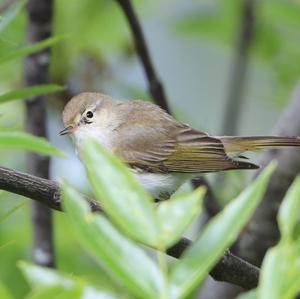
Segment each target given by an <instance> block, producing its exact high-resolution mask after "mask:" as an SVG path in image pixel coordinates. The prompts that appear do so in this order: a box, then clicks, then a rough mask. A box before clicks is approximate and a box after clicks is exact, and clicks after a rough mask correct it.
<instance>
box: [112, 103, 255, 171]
mask: <svg viewBox="0 0 300 299" xmlns="http://www.w3.org/2000/svg"><path fill="white" fill-rule="evenodd" d="M134 102H135V107H134V109H133V110H130V109H126V111H129V113H130V115H129V116H128V118H127V121H126V123H125V124H124V125H122V126H120V127H119V128H118V131H120V134H121V135H122V136H126V138H127V139H126V140H125V141H124V140H122V142H120V143H119V144H117V146H116V147H115V149H114V152H115V153H116V154H117V155H119V156H120V157H121V158H122V159H123V160H124V161H125V162H127V163H128V164H129V165H130V166H131V167H132V168H135V169H137V170H139V171H147V172H162V173H166V172H181V173H184V172H188V173H204V172H214V171H221V170H227V169H238V168H243V169H245V168H246V169H249V168H257V166H256V165H254V164H252V163H248V162H241V161H235V160H232V159H230V158H229V157H228V156H227V154H226V152H225V149H224V145H223V143H222V141H221V140H220V139H219V138H215V137H211V136H209V135H208V134H207V133H204V132H201V131H198V130H195V129H193V128H191V127H190V126H188V125H186V124H182V123H179V122H177V121H176V120H175V119H174V118H173V117H171V116H170V115H169V114H167V113H166V112H164V111H163V110H161V109H160V108H159V107H158V106H155V105H153V104H150V103H145V102H141V101H134ZM129 103H132V102H129ZM127 105H128V104H127ZM138 106H139V107H138ZM141 110H143V117H144V119H143V126H141V125H140V124H139V122H140V118H139V117H138V116H139V115H140V113H141ZM145 110H146V111H147V114H145V113H144V112H145ZM128 119H129V120H128Z"/></svg>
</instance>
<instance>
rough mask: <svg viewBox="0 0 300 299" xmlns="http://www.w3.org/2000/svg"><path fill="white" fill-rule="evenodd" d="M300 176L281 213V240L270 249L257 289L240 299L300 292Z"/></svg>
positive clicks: (282, 298)
mask: <svg viewBox="0 0 300 299" xmlns="http://www.w3.org/2000/svg"><path fill="white" fill-rule="evenodd" d="M299 194H300V177H298V178H297V179H296V180H295V181H294V183H293V184H292V186H291V187H290V188H289V190H288V192H287V194H286V196H285V198H284V200H283V203H282V205H281V207H280V210H279V214H278V224H279V229H280V233H281V239H280V241H279V243H278V244H277V245H276V246H275V247H273V248H271V249H269V250H268V252H267V254H266V256H265V258H264V261H263V264H262V270H261V272H262V273H261V276H260V281H259V286H258V289H257V290H256V291H252V292H251V293H248V294H245V295H241V296H240V297H239V298H240V299H248V298H251V299H252V298H257V299H293V298H295V297H296V295H297V294H299V292H300V267H299V263H300V234H299V232H300V230H299V211H300V197H299Z"/></svg>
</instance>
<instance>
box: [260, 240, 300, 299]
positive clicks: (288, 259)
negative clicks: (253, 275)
mask: <svg viewBox="0 0 300 299" xmlns="http://www.w3.org/2000/svg"><path fill="white" fill-rule="evenodd" d="M299 252H300V242H299V241H298V242H296V243H279V245H277V246H276V247H273V248H272V249H269V250H268V252H267V254H266V256H265V258H264V261H263V264H262V270H261V275H260V281H259V288H258V295H259V296H258V298H259V299H265V298H272V299H293V298H295V297H296V295H297V294H298V293H299V292H300V268H299V264H300V257H299Z"/></svg>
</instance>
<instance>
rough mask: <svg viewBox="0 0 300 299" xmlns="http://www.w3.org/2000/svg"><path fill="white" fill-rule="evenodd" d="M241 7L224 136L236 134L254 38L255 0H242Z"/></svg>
mask: <svg viewBox="0 0 300 299" xmlns="http://www.w3.org/2000/svg"><path fill="white" fill-rule="evenodd" d="M241 5H242V16H241V27H240V28H241V29H240V32H239V33H238V37H237V46H236V51H235V55H234V62H233V66H232V70H231V76H230V78H229V80H230V82H229V84H230V86H229V93H228V98H227V106H226V111H225V115H224V123H223V133H224V134H226V135H235V134H236V133H237V128H238V121H239V116H240V114H241V108H242V103H243V90H244V84H245V79H246V72H247V64H248V57H249V50H250V47H251V44H252V41H253V36H254V25H255V0H243V1H242V4H241Z"/></svg>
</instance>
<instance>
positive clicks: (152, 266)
mask: <svg viewBox="0 0 300 299" xmlns="http://www.w3.org/2000/svg"><path fill="white" fill-rule="evenodd" d="M82 158H83V160H84V162H85V164H86V168H87V172H88V175H89V178H90V180H91V183H92V185H93V187H94V191H95V194H94V196H95V198H96V199H98V200H100V198H101V204H102V205H103V208H104V209H105V212H106V214H107V216H109V219H107V218H106V217H105V216H103V215H99V214H94V213H92V212H91V211H90V208H89V206H88V203H87V202H86V201H85V200H84V199H83V198H82V196H81V195H80V194H79V193H78V192H77V191H76V190H75V189H73V188H72V187H71V186H69V185H68V184H67V183H64V184H63V199H64V205H65V209H66V211H67V214H68V215H69V218H70V221H71V224H72V226H73V227H74V230H75V231H76V235H77V236H78V238H79V240H80V242H81V243H82V244H83V246H84V247H85V248H87V249H88V251H89V252H90V254H92V255H93V257H94V258H95V259H96V261H98V262H99V264H100V265H101V266H102V267H103V268H104V269H105V270H106V271H107V272H108V273H109V274H110V275H111V276H112V277H113V279H114V280H116V282H117V283H120V284H121V285H122V287H123V288H124V289H125V290H127V291H128V292H130V293H131V294H132V295H134V296H136V297H137V298H186V296H187V295H189V294H190V293H191V292H192V291H193V290H194V289H195V287H196V286H198V285H199V283H200V282H201V281H203V279H205V277H206V276H207V272H208V271H209V270H210V269H211V268H212V267H213V265H214V264H215V263H216V262H217V261H218V259H219V258H220V257H221V255H222V254H223V253H224V251H225V250H226V248H227V247H228V246H230V244H232V242H233V241H234V240H235V238H236V237H237V235H238V233H239V231H240V230H241V229H242V228H243V227H244V225H245V224H246V223H247V221H248V220H249V218H250V216H251V214H252V213H253V211H254V209H255V208H256V207H257V205H258V203H259V201H260V199H261V198H262V195H263V194H264V191H265V189H266V186H267V183H268V180H269V177H270V175H271V173H272V171H273V169H274V165H270V166H269V167H268V168H267V169H266V170H265V171H264V172H263V173H262V174H261V175H260V176H259V178H257V180H256V181H255V182H253V183H252V184H250V185H249V186H248V187H247V188H246V189H245V190H244V191H243V192H242V193H241V194H240V195H239V196H238V197H237V198H236V199H235V200H233V201H232V202H231V203H230V204H229V205H228V206H227V207H226V208H225V209H224V211H222V212H221V213H220V214H219V215H218V216H216V217H215V218H213V219H212V220H211V221H210V222H209V224H208V225H207V226H206V228H205V229H204V231H203V232H202V233H201V234H200V236H199V238H198V239H197V240H196V241H195V243H194V244H193V245H192V246H190V248H188V249H187V250H186V251H185V253H184V254H183V256H182V258H181V259H180V260H178V261H176V262H175V263H174V265H172V267H169V265H168V263H167V260H166V256H165V251H166V249H167V248H168V247H169V246H171V245H173V244H174V243H175V242H176V241H177V240H178V238H179V237H180V235H178V231H179V232H183V231H184V230H186V229H187V227H188V226H189V224H190V223H191V221H192V219H194V218H195V216H196V215H195V212H194V211H189V210H186V208H187V207H189V208H196V211H197V214H199V212H200V210H201V209H200V206H201V205H200V203H201V198H202V197H203V195H204V190H203V189H200V190H196V191H194V192H192V193H189V194H187V195H185V196H177V197H175V198H172V199H170V201H168V202H162V203H160V204H159V206H158V207H156V208H155V207H154V205H153V203H151V199H150V197H149V195H148V194H147V193H146V192H145V191H144V190H143V189H142V188H141V187H140V186H139V185H138V183H137V182H136V181H135V180H134V177H133V175H132V174H131V173H130V172H129V170H128V169H127V167H125V166H124V165H123V164H122V163H121V162H120V161H119V160H118V159H117V158H116V157H114V156H113V155H111V154H110V153H108V152H107V151H106V150H105V149H103V148H102V147H101V146H100V145H98V144H97V143H95V142H92V141H90V142H88V143H87V144H86V146H85V150H84V153H83V157H82ZM99 165H101V167H99ZM111 182H114V184H113V186H112V185H111ZM169 207H170V208H169ZM183 214H185V215H186V217H187V219H188V221H187V220H186V219H185V217H183ZM162 216H163V217H162ZM120 219H122V221H120ZM169 219H172V220H169ZM170 240H171V241H170ZM140 243H143V244H146V245H148V246H150V247H152V248H154V249H155V250H156V254H157V261H155V260H153V258H151V257H150V256H149V255H148V254H147V253H146V252H145V250H144V249H143V248H142V247H141V246H140V245H139V244H140Z"/></svg>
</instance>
